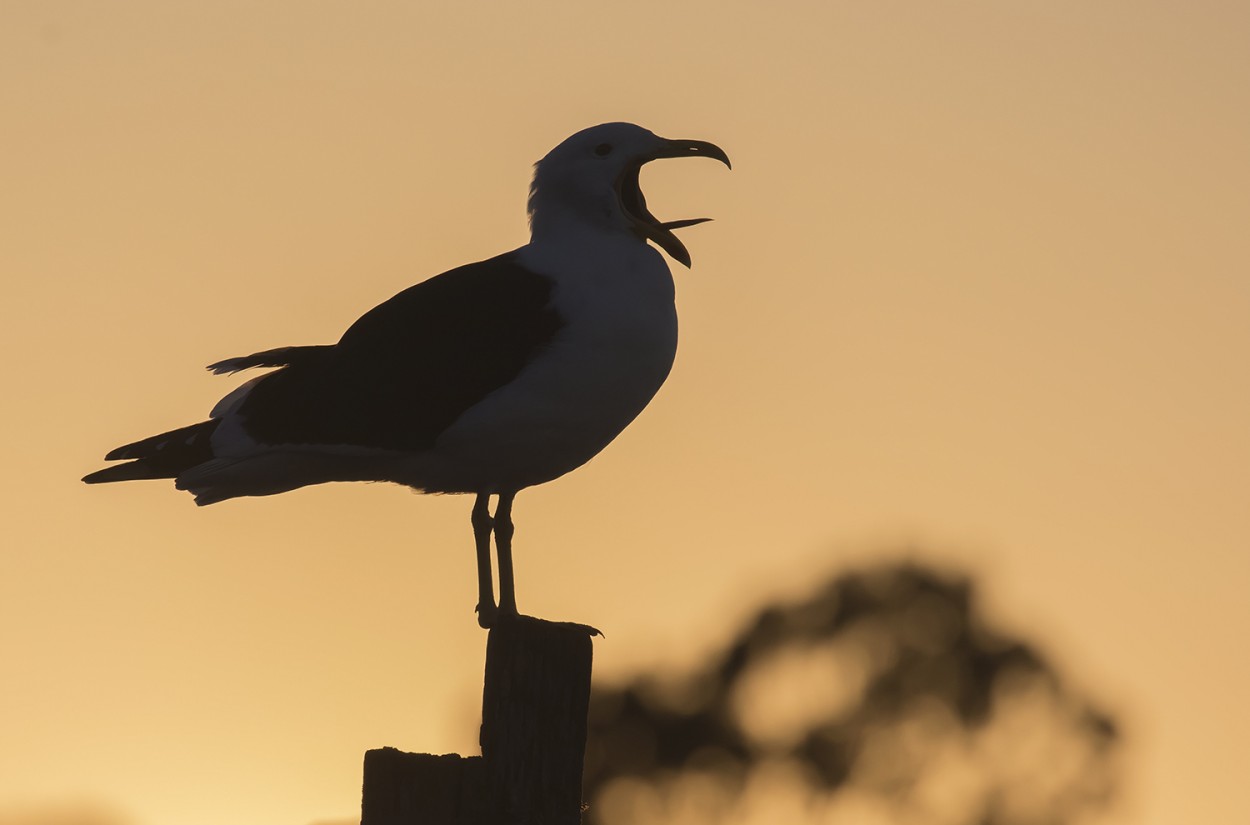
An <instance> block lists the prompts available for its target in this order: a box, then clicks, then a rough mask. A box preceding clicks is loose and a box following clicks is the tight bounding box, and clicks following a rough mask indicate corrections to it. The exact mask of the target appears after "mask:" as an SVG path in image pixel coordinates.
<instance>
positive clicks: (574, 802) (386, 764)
mask: <svg viewBox="0 0 1250 825" xmlns="http://www.w3.org/2000/svg"><path fill="white" fill-rule="evenodd" d="M594 634H595V631H594V630H593V629H592V628H589V627H586V626H584V625H576V624H567V623H556V622H545V621H542V620H539V619H531V618H529V617H522V618H520V619H517V620H514V621H509V622H506V623H503V624H501V625H499V626H498V627H495V628H492V629H491V631H490V636H489V638H488V640H487V643H486V678H485V682H484V687H483V691H482V728H481V737H480V741H481V746H482V755H481V756H480V757H473V756H471V757H462V756H459V755H457V754H446V755H443V756H433V755H430V754H413V753H404V752H402V751H398V750H396V749H394V748H381V749H378V750H371V751H369V752H368V753H366V754H365V766H364V793H363V798H362V801H361V825H577V823H580V822H581V809H582V762H583V759H584V757H585V751H586V712H587V708H588V706H589V703H590V672H591V660H592V645H591V640H590V637H591V636H592V635H594Z"/></svg>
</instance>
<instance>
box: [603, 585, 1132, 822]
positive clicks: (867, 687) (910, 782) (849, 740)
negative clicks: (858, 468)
mask: <svg viewBox="0 0 1250 825" xmlns="http://www.w3.org/2000/svg"><path fill="white" fill-rule="evenodd" d="M1118 741H1119V735H1118V732H1117V725H1116V722H1115V721H1114V719H1112V717H1111V716H1109V715H1108V714H1107V713H1106V712H1105V711H1103V710H1101V709H1099V708H1098V707H1096V706H1095V705H1094V704H1093V703H1092V702H1091V701H1090V700H1089V699H1087V698H1086V697H1084V696H1082V695H1079V694H1078V693H1077V692H1076V691H1075V690H1074V689H1073V688H1072V687H1071V685H1069V684H1068V683H1067V682H1065V680H1064V679H1063V678H1061V676H1060V674H1059V673H1058V672H1057V671H1056V670H1055V668H1054V667H1053V666H1052V665H1051V664H1050V663H1049V662H1048V661H1047V660H1046V659H1045V657H1043V656H1042V654H1040V653H1039V652H1038V651H1037V649H1036V648H1034V647H1033V646H1032V645H1030V644H1029V643H1028V642H1027V641H1024V640H1021V639H1017V638H1013V637H1012V636H1011V635H1009V634H1007V633H1005V632H1003V631H1001V630H997V629H995V628H993V627H991V626H989V624H988V623H987V621H986V619H985V617H984V616H982V615H981V614H980V613H979V612H978V610H977V604H976V599H975V591H974V587H973V584H972V582H971V581H970V580H969V579H968V578H967V577H964V576H955V575H948V574H942V573H938V572H935V571H933V570H929V569H926V568H923V567H920V566H916V565H913V564H904V565H893V566H881V567H877V568H873V569H868V570H862V571H857V572H851V573H846V574H843V575H840V576H837V577H836V578H834V579H832V580H831V581H829V582H828V583H826V584H825V585H823V586H822V587H820V588H819V589H818V591H817V592H816V593H815V594H814V595H813V596H811V597H810V598H808V599H805V600H801V601H796V602H793V603H787V604H777V605H771V606H768V607H766V608H764V609H762V610H761V611H760V612H759V613H758V614H757V615H756V616H755V617H754V619H753V620H752V621H750V622H749V623H748V624H747V625H746V627H745V628H744V629H743V630H742V632H741V633H740V634H739V635H738V636H737V637H736V638H735V639H734V640H733V642H732V643H731V644H730V645H729V647H728V649H726V650H724V651H722V652H720V653H718V654H717V655H714V656H713V657H712V658H711V660H710V661H709V662H707V663H706V664H704V665H703V666H702V667H700V668H698V669H697V670H696V671H695V672H694V673H693V674H688V675H684V676H676V675H648V676H643V677H639V678H637V679H635V680H633V681H631V682H629V683H628V684H624V685H597V686H596V688H595V692H594V694H593V696H592V701H591V711H590V737H589V742H588V745H587V757H586V777H585V788H586V799H587V800H589V808H588V810H587V812H586V822H587V823H588V825H634V824H635V823H644V822H645V823H659V822H665V821H668V822H682V823H697V822H717V823H724V822H744V823H745V822H754V821H759V822H770V823H771V822H782V821H788V822H820V821H826V820H829V821H838V822H855V823H856V825H870V823H878V822H879V823H916V824H917V825H921V824H923V825H1064V824H1065V823H1072V822H1075V821H1077V820H1079V819H1081V818H1082V817H1083V816H1084V815H1086V814H1089V813H1093V812H1096V811H1098V810H1100V809H1102V808H1103V807H1105V806H1106V805H1107V803H1108V802H1109V801H1110V799H1111V798H1112V795H1113V792H1114V790H1115V787H1116V782H1117V770H1116V755H1117V752H1118Z"/></svg>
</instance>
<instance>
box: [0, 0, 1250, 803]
mask: <svg viewBox="0 0 1250 825" xmlns="http://www.w3.org/2000/svg"><path fill="white" fill-rule="evenodd" d="M762 5H763V4H756V3H740V2H732V3H730V2H716V3H712V2H705V3H683V4H675V3H667V2H665V3H657V2H634V3H629V4H626V5H619V4H618V5H616V6H612V5H593V6H592V5H588V4H582V3H558V2H532V3H526V4H523V5H522V4H510V5H507V6H504V5H494V6H492V5H489V4H459V5H452V4H446V5H434V4H418V3H402V2H364V3H347V2H342V3H330V2H304V1H302V0H301V2H295V0H281V1H271V2H265V3H262V4H257V3H253V2H241V1H238V0H235V1H233V2H222V0H215V2H213V3H169V2H163V1H162V2H157V0H150V1H148V2H144V1H143V0H130V1H129V2H114V3H88V2H64V1H62V0H40V2H23V0H3V2H2V3H0V123H2V126H0V136H2V137H0V141H2V145H3V151H2V152H0V187H2V190H3V194H2V195H0V262H2V272H3V278H4V289H3V295H4V298H3V301H2V302H0V345H2V346H3V351H4V352H5V353H6V355H5V357H4V359H3V372H4V377H5V381H4V387H5V389H4V396H3V398H4V401H3V418H4V427H3V435H2V436H0V437H2V438H3V443H2V444H0V450H2V454H3V456H4V458H5V468H4V472H3V474H2V475H0V501H2V502H3V505H2V506H3V518H2V519H0V542H2V544H3V547H2V550H0V655H2V657H3V658H2V660H0V667H2V668H3V672H2V673H0V691H2V692H3V699H2V701H0V821H2V822H6V823H15V822H23V823H24V822H30V821H42V820H40V817H45V818H55V817H57V816H61V817H64V816H70V815H72V812H74V811H78V810H93V811H95V810H103V811H108V812H111V813H110V815H111V816H115V817H116V818H118V819H119V820H120V821H124V822H134V823H143V824H144V825H165V823H178V825H219V824H220V823H234V824H236V825H252V823H255V824H256V825H262V823H263V825H277V824H278V823H290V825H307V823H312V822H315V821H319V820H320V821H326V820H331V819H339V820H346V819H350V818H351V817H353V816H356V815H358V810H359V809H358V805H359V787H360V761H361V756H362V753H363V751H364V750H365V749H367V748H370V747H375V746H380V745H383V744H392V745H396V746H399V747H403V748H406V749H410V750H427V751H434V752H439V751H459V752H461V753H468V752H472V751H473V749H474V747H475V743H474V727H473V726H474V722H475V719H476V714H477V704H478V701H479V698H478V690H479V684H480V675H481V667H482V662H481V656H482V652H483V649H484V640H485V636H484V634H483V633H481V632H480V631H479V630H478V629H477V628H476V626H475V624H474V621H473V615H472V612H471V609H472V605H473V603H474V577H473V554H472V552H471V533H470V530H469V525H468V510H469V505H470V502H469V501H468V500H467V499H462V498H460V499H458V498H418V497H416V496H413V495H411V494H410V493H408V492H407V491H405V490H403V489H400V488H398V487H382V486H366V485H355V486H346V485H338V486H326V487H321V488H315V489H309V490H302V491H299V492H296V493H292V494H289V495H285V496H281V497H278V498H274V499H257V500H244V501H237V502H230V503H227V504H225V505H221V506H217V507H213V508H210V509H206V510H199V509H196V508H195V507H194V506H193V505H192V502H191V499H190V498H189V497H188V496H186V495H184V494H178V493H175V492H174V491H173V490H172V489H171V488H170V486H169V485H167V484H162V483H148V484H128V485H116V486H111V487H107V488H98V487H97V488H87V487H86V486H84V485H82V484H80V483H79V482H78V478H79V477H80V476H81V475H82V474H83V473H85V472H87V471H90V470H93V469H96V468H97V467H98V466H100V462H99V460H98V459H99V457H100V456H101V455H102V454H103V453H104V452H105V451H106V450H107V449H109V448H111V447H114V446H116V445H117V444H119V443H122V442H124V441H127V440H130V439H133V438H137V437H141V436H145V435H148V434H150V433H153V432H157V431H159V430H162V429H167V428H170V427H173V426H177V425H181V424H184V423H189V422H192V421H195V420H199V418H201V417H202V416H203V415H204V414H205V413H206V412H207V410H208V409H209V408H210V407H211V405H212V403H213V402H214V401H215V400H216V399H217V398H218V397H220V396H221V395H223V394H224V393H225V392H226V391H227V390H228V389H230V388H231V387H233V386H234V385H235V384H236V383H237V381H235V380H231V379H225V378H213V377H211V376H209V375H208V373H206V372H205V371H204V370H203V369H202V365H204V364H207V363H209V362H211V361H215V360H218V359H220V358H223V357H227V356H233V355H240V354H245V353H248V352H251V351H254V350H258V349H264V348H269V347H274V346H280V345H285V344H301V343H328V342H331V341H333V340H335V339H336V338H337V336H338V335H339V334H340V333H341V331H342V330H343V329H344V328H345V327H346V325H347V324H348V323H350V322H351V321H352V320H353V319H354V318H355V317H357V315H359V314H360V313H361V312H363V311H364V310H366V309H368V308H369V307H371V306H373V305H374V304H376V303H378V302H380V301H381V300H383V299H385V298H386V297H389V296H390V295H391V294H393V293H394V292H396V291H398V290H399V289H401V288H403V287H405V286H407V285H408V284H410V283H413V282H415V281H417V280H422V279H424V278H425V277H428V276H429V275H432V274H434V273H437V272H439V271H442V270H444V269H447V268H450V267H451V266H454V265H457V264H459V263H462V262H465V261H468V260H476V259H480V258H484V257H487V256H490V255H494V254H496V253H498V252H501V251H504V250H506V249H509V248H512V247H515V246H517V245H520V244H522V243H524V241H525V240H526V237H527V235H526V227H525V221H524V203H525V194H526V187H527V184H528V177H529V167H530V164H531V163H532V162H533V161H534V160H536V159H537V158H538V157H540V156H542V155H543V154H544V153H545V152H546V151H547V150H548V149H549V148H551V146H553V145H554V144H555V143H557V142H558V141H559V140H561V139H563V138H564V137H565V136H566V135H568V134H570V133H571V132H573V131H575V130H577V129H580V128H582V127H584V126H587V125H591V124H594V123H598V122H601V121H605V120H618V119H623V120H631V121H634V122H638V123H641V124H643V125H645V126H647V127H648V128H651V129H653V130H655V131H657V132H658V133H660V134H663V135H667V136H671V137H691V138H701V139H707V140H713V141H716V142H717V143H719V144H720V145H722V146H723V147H725V149H726V150H727V151H728V152H729V154H730V155H731V157H732V158H733V160H734V163H735V169H734V171H733V172H732V173H727V172H726V171H725V170H724V169H723V168H721V167H719V166H718V165H717V164H714V163H706V162H693V161H692V162H682V163H678V162H675V161H670V162H665V163H657V164H654V165H653V166H651V167H649V168H648V170H647V172H646V173H645V175H644V178H643V185H644V189H645V190H646V192H647V194H648V197H649V201H650V203H651V205H652V208H653V211H655V212H656V213H657V214H658V215H660V216H661V217H663V218H668V219H672V218H681V217H691V216H698V215H704V214H707V215H712V216H714V217H715V218H716V222H715V223H712V224H709V225H707V226H705V227H699V228H696V229H690V230H686V231H685V232H684V233H683V238H684V239H685V241H686V243H687V245H688V246H689V247H690V249H691V251H692V253H693V256H694V261H695V265H694V269H693V270H692V271H689V272H687V271H678V272H675V275H676V278H677V286H678V303H679V311H680V313H681V317H682V324H683V326H682V335H683V338H682V345H681V351H680V353H679V356H678V361H677V365H676V368H675V370H674V372H673V375H672V377H671V378H670V380H669V382H668V385H667V386H666V387H665V389H664V390H663V391H662V392H661V393H660V395H659V396H658V398H657V399H656V401H655V402H654V403H653V404H652V406H651V407H650V408H649V409H648V410H647V411H646V412H645V413H644V414H643V415H642V416H641V417H640V418H639V420H638V421H637V422H636V423H635V425H634V426H633V427H632V428H631V429H630V430H629V431H628V432H627V433H626V434H625V435H623V436H622V437H621V438H620V439H618V441H617V442H616V443H615V444H614V445H613V446H611V447H610V448H609V449H608V450H607V451H606V452H605V453H604V454H603V455H602V456H600V457H599V458H598V459H596V460H595V461H594V462H592V463H591V464H590V465H588V466H587V467H585V468H584V469H582V470H581V471H579V472H577V473H575V474H573V475H572V476H569V477H567V478H565V479H562V480H560V481H558V482H555V483H553V484H551V485H548V486H546V487H543V488H541V489H536V490H532V491H528V492H526V493H523V494H522V495H521V497H520V498H519V500H518V504H517V523H518V533H517V542H518V549H517V556H518V559H517V560H518V565H519V571H518V576H519V593H520V599H521V607H522V609H523V610H526V611H527V612H532V613H535V614H538V615H542V616H545V617H548V618H557V619H575V620H580V621H585V622H590V623H592V624H595V625H597V626H599V627H601V628H602V629H603V630H605V631H606V633H607V639H606V640H603V641H600V642H598V643H597V647H598V650H597V668H598V672H599V673H600V674H601V675H609V676H610V675H612V674H619V673H625V672H628V671H630V670H631V669H633V668H636V667H642V666H645V667H654V666H660V665H671V664H679V663H681V662H683V661H687V660H689V659H690V658H692V657H693V656H694V655H695V654H696V653H698V652H699V651H703V650H706V649H708V648H709V647H711V646H713V645H714V644H715V643H716V642H717V641H718V640H722V639H724V638H726V637H727V636H728V635H729V633H730V632H731V630H732V629H733V626H734V623H735V622H736V621H738V620H739V619H741V618H742V617H743V616H745V615H746V613H747V612H748V611H749V609H750V608H751V607H752V606H754V605H755V604H757V603H758V601H759V600H760V599H762V598H764V597H765V596H766V595H770V594H771V595H775V594H778V593H783V592H799V591H801V590H802V588H803V586H804V584H805V583H807V582H810V581H813V580H814V579H815V578H816V577H817V575H818V574H824V573H827V572H828V571H830V570H832V569H836V568H838V567H840V566H844V565H846V564H848V563H851V562H853V561H856V560H863V559H866V558H879V557H884V556H891V555H894V556H897V555H900V554H901V555H907V554H912V555H915V556H917V557H919V558H921V559H925V560H930V561H934V562H939V563H944V564H952V565H960V566H965V567H968V568H970V569H972V570H973V571H974V572H976V573H978V574H979V575H981V576H983V577H984V579H985V581H986V583H987V588H988V593H989V594H990V596H991V597H992V600H993V604H992V610H993V613H994V615H996V616H997V617H998V618H999V620H1000V621H1002V622H1004V623H1005V624H1007V625H1008V626H1011V627H1020V628H1029V629H1031V630H1036V631H1037V632H1039V633H1040V634H1041V638H1042V639H1043V641H1044V642H1045V644H1046V645H1047V646H1048V650H1049V652H1050V653H1051V654H1052V655H1054V656H1055V658H1056V659H1057V660H1058V663H1059V664H1060V665H1063V666H1065V667H1066V668H1068V669H1069V670H1070V672H1072V673H1075V674H1076V675H1077V681H1078V682H1079V684H1081V685H1083V686H1085V688H1086V689H1088V690H1089V691H1090V692H1091V693H1092V694H1093V695H1095V696H1100V697H1102V698H1103V699H1104V700H1105V701H1106V702H1108V703H1109V704H1110V705H1111V707H1113V708H1116V709H1118V710H1119V711H1120V712H1121V713H1122V715H1123V717H1124V718H1125V720H1126V721H1127V736H1128V757H1129V759H1128V764H1127V765H1126V768H1127V776H1128V788H1127V793H1126V795H1125V798H1124V799H1123V801H1122V804H1121V805H1120V806H1119V807H1118V808H1117V810H1116V811H1114V812H1113V813H1112V814H1110V815H1109V816H1108V818H1106V820H1105V821H1106V822H1107V823H1144V824H1145V825H1175V823H1178V822H1209V823H1217V822H1237V821H1245V820H1246V818H1247V817H1250V784H1247V783H1246V782H1245V776H1244V774H1245V768H1246V765H1247V764H1250V753H1248V752H1247V751H1248V746H1247V744H1246V743H1247V742H1248V741H1250V712H1248V711H1247V710H1246V697H1247V696H1250V657H1248V656H1247V651H1246V643H1245V637H1246V633H1247V631H1248V630H1250V606H1248V605H1247V600H1246V597H1245V590H1246V587H1247V585H1250V506H1247V498H1248V496H1247V493H1248V491H1250V426H1248V425H1247V422H1250V370H1248V369H1247V356H1250V277H1248V275H1250V272H1248V264H1250V232H1248V231H1247V228H1248V227H1250V151H1248V147H1250V48H1247V44H1248V43H1250V5H1247V4H1245V3H1241V2H1219V1H1218V0H1205V1H1204V2H1192V1H1191V2H1185V3H1180V2H1174V3H1164V2H1154V1H1153V0H1142V1H1141V2H1131V3H1130V2H1104V3H1088V2H1067V1H1066V0H1051V2H1046V3H1042V2H1005V1H1004V0H999V2H949V3H915V2H913V3H906V2H889V0H886V1H885V2H882V1H881V0H873V2H856V3H846V2H804V3H799V2H792V3H783V4H781V5H777V6H773V7H772V8H770V9H769V10H765V9H764V8H763V7H762ZM674 268H675V269H680V267H677V266H675V267H674ZM66 812H70V813H66Z"/></svg>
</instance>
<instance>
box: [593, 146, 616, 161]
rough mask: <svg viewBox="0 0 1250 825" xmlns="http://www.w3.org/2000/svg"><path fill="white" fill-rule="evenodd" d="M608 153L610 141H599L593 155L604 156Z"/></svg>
mask: <svg viewBox="0 0 1250 825" xmlns="http://www.w3.org/2000/svg"><path fill="white" fill-rule="evenodd" d="M610 154H612V144H610V143H600V144H599V145H598V146H596V147H595V157H600V158H606V157H607V156H608V155H610Z"/></svg>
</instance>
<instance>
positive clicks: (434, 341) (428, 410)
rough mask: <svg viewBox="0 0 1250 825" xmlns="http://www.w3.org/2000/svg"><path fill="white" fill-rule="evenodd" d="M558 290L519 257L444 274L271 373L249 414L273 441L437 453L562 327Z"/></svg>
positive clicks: (249, 402) (254, 428)
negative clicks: (555, 300) (442, 440)
mask: <svg viewBox="0 0 1250 825" xmlns="http://www.w3.org/2000/svg"><path fill="white" fill-rule="evenodd" d="M552 286H553V285H552V282H551V280H550V279H549V278H547V277H546V276H544V275H540V274H538V273H535V272H532V271H530V270H528V269H526V268H524V267H522V266H520V265H519V264H517V263H516V262H515V261H514V260H513V254H512V253H508V254H506V255H501V256H499V257H497V258H491V259H490V260H486V261H481V262H479V263H475V264H469V265H467V266H462V267H459V268H457V269H453V270H451V271H449V272H444V273H443V274H442V275H438V276H436V277H434V278H431V279H430V280H428V281H424V282H422V283H420V284H417V285H416V286H413V287H410V288H409V289H406V290H404V291H403V292H401V293H399V294H398V295H396V296H395V297H394V298H391V299H390V300H389V301H387V302H385V303H383V304H381V305H379V306H377V307H375V308H374V309H372V310H370V311H369V312H367V313H366V314H365V315H364V316H362V317H361V318H360V320H359V321H357V322H356V323H355V324H353V325H352V326H351V328H350V329H348V330H347V332H346V333H344V335H343V337H342V339H341V340H340V341H339V343H338V344H336V345H335V346H333V347H324V348H315V349H314V348H309V349H308V350H307V351H306V352H303V353H301V356H302V357H301V358H299V359H298V360H296V361H295V362H294V363H291V364H289V365H288V366H285V367H283V368H282V369H280V370H278V371H277V372H274V373H272V374H270V375H267V376H265V377H264V378H263V379H261V380H260V381H259V382H258V383H257V384H256V386H255V387H253V388H252V390H251V391H250V392H249V393H248V395H247V397H246V398H245V399H244V401H243V403H242V404H241V405H240V407H239V409H238V412H239V414H240V415H241V416H242V417H243V423H244V426H245V427H246V429H247V431H248V432H249V434H251V435H252V436H253V437H255V438H257V439H258V440H260V441H263V442H267V443H273V444H352V445H360V446H366V447H379V448H384V449H397V450H421V449H427V448H429V447H430V446H432V445H433V443H434V440H435V439H436V438H438V436H439V434H440V433H441V432H443V430H445V429H446V428H447V427H448V426H449V425H450V424H451V423H452V422H454V421H455V420H456V419H457V418H458V417H459V416H460V415H461V413H463V412H464V411H465V410H467V409H468V408H469V407H472V406H473V405H474V404H476V403H477V402H479V401H481V400H482V399H483V398H485V397H486V396H487V395H488V394H489V393H491V392H492V391H494V390H495V389H497V388H499V387H500V386H502V385H504V384H506V383H508V382H509V381H511V380H512V379H513V378H515V377H516V375H517V374H518V373H520V371H521V370H522V368H524V366H525V365H526V364H527V363H528V362H529V361H530V360H531V359H532V358H533V357H534V356H535V355H536V354H537V353H538V352H539V351H540V350H541V349H542V348H543V347H544V346H545V345H546V344H547V343H548V342H550V341H551V339H552V338H553V337H554V336H555V334H556V333H557V332H558V331H559V330H560V328H561V327H562V326H563V322H562V320H561V318H560V316H559V314H558V313H557V312H556V311H555V309H554V308H552V306H551V293H552Z"/></svg>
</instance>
